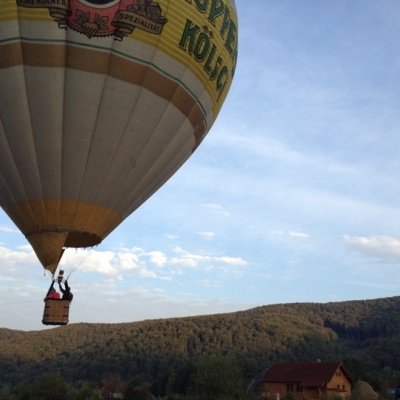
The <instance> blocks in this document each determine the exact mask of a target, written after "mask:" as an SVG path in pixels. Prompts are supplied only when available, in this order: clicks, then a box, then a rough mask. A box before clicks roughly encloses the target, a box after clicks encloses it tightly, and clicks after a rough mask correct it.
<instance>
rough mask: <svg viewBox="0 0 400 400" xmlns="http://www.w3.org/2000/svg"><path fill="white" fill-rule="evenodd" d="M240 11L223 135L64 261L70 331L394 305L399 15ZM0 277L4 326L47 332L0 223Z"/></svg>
mask: <svg viewBox="0 0 400 400" xmlns="http://www.w3.org/2000/svg"><path fill="white" fill-rule="evenodd" d="M236 5H237V9H238V15H239V34H240V38H239V44H240V47H239V59H238V65H237V70H236V75H235V80H234V82H233V86H232V88H231V91H230V93H229V96H228V99H227V100H226V102H225V104H224V107H223V109H222V111H221V113H220V116H219V118H218V120H217V122H216V123H215V124H214V126H213V127H212V129H211V131H210V133H209V134H208V136H207V137H206V139H205V140H204V142H203V143H202V145H201V146H200V147H199V148H198V150H197V151H196V153H195V154H194V155H193V156H192V157H191V159H190V160H189V161H188V162H187V163H186V164H185V165H184V166H183V167H182V168H181V169H180V170H179V171H178V172H177V173H176V175H175V176H173V177H172V178H171V180H170V181H169V182H168V183H167V184H166V185H164V186H163V187H162V188H161V189H160V190H159V191H158V192H157V193H156V194H155V195H154V196H153V197H152V198H151V199H150V200H149V201H147V202H146V203H145V204H144V205H143V206H142V207H141V208H140V209H138V210H137V211H136V212H135V213H134V214H133V215H131V216H130V217H129V218H128V219H127V220H126V221H125V222H124V223H123V224H122V225H121V226H120V227H119V228H118V229H117V230H116V231H114V232H113V233H112V234H111V235H110V236H109V237H107V238H106V239H105V240H104V242H103V243H102V244H101V245H99V246H98V247H96V248H95V249H93V250H92V251H90V252H84V254H81V252H78V253H75V251H71V253H70V254H67V257H66V260H65V262H66V264H65V265H64V266H65V269H66V271H67V273H68V274H69V273H71V276H70V280H69V282H70V285H71V287H72V291H73V293H74V295H75V297H74V301H73V303H72V305H71V312H70V322H71V323H79V322H107V323H116V322H132V321H138V320H145V319H155V318H169V317H179V316H190V315H200V314H214V313H221V312H231V311H238V310H245V309H249V308H252V307H255V306H259V305H267V304H273V303H293V302H319V303H326V302H332V301H344V300H359V299H373V298H380V297H390V296H397V295H399V294H400V268H399V264H400V224H399V221H400V207H399V203H400V176H399V171H400V157H399V154H400V151H399V150H400V134H399V132H400V100H399V99H400V79H399V76H400V35H399V31H400V29H399V21H400V3H399V2H398V1H397V0H385V1H377V0H374V1H367V0H363V1H358V0H354V1H351V2H350V1H342V0H336V1H334V2H322V1H316V0H315V1H311V0H310V1H309V0H307V1H303V2H298V1H297V0H291V1H285V0H260V1H251V2H250V1H249V0H237V1H236ZM0 265H1V268H0V327H6V328H11V329H21V330H38V329H45V328H46V327H44V326H43V325H42V324H41V317H42V312H43V297H44V295H45V292H46V291H47V288H48V285H49V283H50V277H49V275H47V274H45V272H44V270H43V268H42V267H41V265H40V263H39V262H38V261H37V259H36V257H35V255H34V253H33V252H32V250H31V248H30V247H29V246H28V244H27V242H26V240H25V238H24V237H23V236H22V235H21V234H20V233H19V232H18V231H17V229H16V228H15V226H14V225H13V224H12V222H11V221H10V220H9V219H8V217H7V216H6V215H5V214H4V213H3V212H1V213H0ZM46 329H47V328H46Z"/></svg>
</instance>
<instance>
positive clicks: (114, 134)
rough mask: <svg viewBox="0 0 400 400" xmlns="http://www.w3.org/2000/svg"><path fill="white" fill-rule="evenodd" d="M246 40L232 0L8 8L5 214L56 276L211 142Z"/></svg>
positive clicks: (54, 0)
mask: <svg viewBox="0 0 400 400" xmlns="http://www.w3.org/2000/svg"><path fill="white" fill-rule="evenodd" d="M237 43H238V23H237V15H236V8H235V3H234V0H158V1H153V0H0V205H1V207H2V208H3V210H4V211H5V212H6V213H7V215H8V216H9V217H10V218H11V220H12V221H13V222H14V223H15V225H16V226H17V227H18V228H19V229H20V231H21V232H22V233H23V234H24V235H25V237H26V238H27V240H28V241H29V243H30V244H31V246H32V248H33V249H34V251H35V253H36V255H37V257H38V259H39V260H40V262H41V264H42V265H43V266H44V268H45V269H47V270H48V271H50V272H51V273H52V274H53V276H54V274H55V272H56V270H57V267H58V264H59V262H60V259H61V256H62V254H63V249H65V248H68V247H73V248H87V247H91V246H95V245H98V244H99V243H100V242H101V241H102V240H103V239H104V238H105V237H106V236H107V235H109V234H110V233H111V232H112V231H113V230H114V229H115V228H116V227H117V226H118V225H119V224H120V223H121V222H122V221H123V220H124V219H125V218H127V217H128V216H129V215H130V214H131V213H132V212H133V211H135V210H136V209H137V208H138V207H139V206H140V205H141V204H143V202H145V201H146V200H147V199H148V198H149V197H150V196H151V195H152V194H153V193H154V192H155V191H157V189H158V188H160V186H162V185H163V184H164V183H165V182H166V181H167V180H168V179H169V178H170V177H171V176H172V175H173V174H174V173H175V172H176V171H177V170H178V169H179V168H180V167H181V166H182V164H183V163H184V162H185V161H186V160H187V159H188V157H190V155H191V154H192V153H193V152H194V151H195V149H196V148H197V147H198V146H199V144H200V143H201V141H202V140H203V138H204V136H205V135H206V134H207V132H208V131H209V129H210V128H211V126H212V124H213V123H214V121H215V119H216V117H217V115H218V113H219V111H220V109H221V106H222V104H223V102H224V100H225V98H226V96H227V93H228V90H229V87H230V85H231V82H232V79H233V76H234V71H235V65H236V59H237Z"/></svg>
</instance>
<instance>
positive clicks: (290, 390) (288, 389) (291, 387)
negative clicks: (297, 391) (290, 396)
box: [286, 383, 293, 392]
mask: <svg viewBox="0 0 400 400" xmlns="http://www.w3.org/2000/svg"><path fill="white" fill-rule="evenodd" d="M286 390H287V391H288V392H293V383H288V384H287V385H286Z"/></svg>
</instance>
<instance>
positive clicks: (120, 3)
mask: <svg viewBox="0 0 400 400" xmlns="http://www.w3.org/2000/svg"><path fill="white" fill-rule="evenodd" d="M17 4H18V5H19V6H21V7H28V8H47V9H48V10H49V13H50V15H51V16H52V17H53V18H54V21H55V22H57V24H58V26H59V27H60V28H62V29H67V28H70V29H73V30H75V31H77V32H80V33H83V34H85V35H86V36H87V37H88V38H89V39H91V38H93V37H104V36H111V35H113V36H114V37H115V39H116V40H122V39H123V38H124V37H125V36H128V35H130V34H132V32H133V31H134V29H135V28H138V29H141V30H143V31H145V32H148V33H152V34H156V35H159V34H161V32H162V29H163V26H164V25H165V24H166V23H167V21H168V20H167V19H166V18H165V17H164V16H163V15H162V10H161V7H160V5H159V4H158V3H156V2H153V0H17Z"/></svg>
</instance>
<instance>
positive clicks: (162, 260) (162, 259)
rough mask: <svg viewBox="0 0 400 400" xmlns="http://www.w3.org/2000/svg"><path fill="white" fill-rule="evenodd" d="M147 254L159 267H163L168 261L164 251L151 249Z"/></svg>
mask: <svg viewBox="0 0 400 400" xmlns="http://www.w3.org/2000/svg"><path fill="white" fill-rule="evenodd" d="M146 254H147V255H148V256H150V261H151V262H152V263H153V264H155V265H156V266H157V267H163V266H164V265H165V264H166V263H167V255H166V254H165V253H163V252H162V251H150V252H149V253H146Z"/></svg>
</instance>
